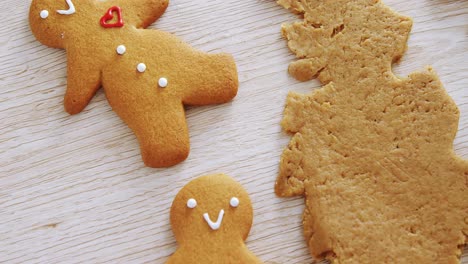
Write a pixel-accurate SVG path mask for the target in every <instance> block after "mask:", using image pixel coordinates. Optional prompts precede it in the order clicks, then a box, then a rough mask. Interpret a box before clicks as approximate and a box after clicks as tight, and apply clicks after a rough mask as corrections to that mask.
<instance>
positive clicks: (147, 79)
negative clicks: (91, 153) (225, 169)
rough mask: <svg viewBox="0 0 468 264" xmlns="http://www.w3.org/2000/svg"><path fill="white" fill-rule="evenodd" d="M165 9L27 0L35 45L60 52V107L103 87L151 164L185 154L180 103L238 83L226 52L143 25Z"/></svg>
mask: <svg viewBox="0 0 468 264" xmlns="http://www.w3.org/2000/svg"><path fill="white" fill-rule="evenodd" d="M167 6H168V0H108V1H98V0H33V1H32V4H31V8H30V14H29V19H30V26H31V29H32V32H33V33H34V35H35V36H36V38H37V39H38V40H39V41H40V42H41V43H43V44H45V45H47V46H50V47H54V48H62V49H66V51H67V59H68V67H67V73H68V84H67V91H66V94H65V102H64V104H65V109H66V110H67V112H69V113H70V114H76V113H79V112H81V111H82V110H83V109H84V108H85V107H86V105H87V104H88V103H89V101H90V100H91V98H92V97H93V96H94V94H95V93H96V91H97V90H98V89H99V87H101V85H102V87H103V88H104V90H105V93H106V96H107V99H108V101H109V103H110V105H111V106H112V108H113V110H114V111H115V112H116V113H117V114H118V115H119V116H120V117H121V118H122V119H123V121H124V122H125V123H127V125H128V126H129V127H130V128H131V129H132V130H133V132H134V133H135V134H136V136H137V138H138V141H139V143H140V148H141V153H142V157H143V161H144V162H145V164H146V165H147V166H150V167H167V166H171V165H174V164H177V163H179V162H181V161H183V160H184V159H185V158H186V157H187V156H188V153H189V148H190V146H189V135H188V128H187V124H186V120H185V111H184V105H208V104H219V103H225V102H228V101H230V100H231V99H232V98H233V97H234V96H235V95H236V94H237V88H238V78H237V69H236V65H235V62H234V60H233V58H232V56H230V55H226V54H217V55H208V54H205V53H202V52H199V51H197V50H195V49H193V48H192V47H190V46H189V45H187V44H185V43H183V42H182V41H181V40H180V39H178V38H177V37H175V36H174V35H172V34H169V33H166V32H162V31H159V30H144V29H143V28H146V27H148V26H149V25H150V24H151V23H152V22H154V21H156V20H157V19H158V18H159V17H160V16H161V15H162V14H163V13H164V11H165V10H166V8H167Z"/></svg>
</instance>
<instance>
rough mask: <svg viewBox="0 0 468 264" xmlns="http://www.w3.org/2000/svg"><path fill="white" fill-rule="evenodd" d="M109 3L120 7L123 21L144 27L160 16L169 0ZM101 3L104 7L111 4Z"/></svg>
mask: <svg viewBox="0 0 468 264" xmlns="http://www.w3.org/2000/svg"><path fill="white" fill-rule="evenodd" d="M111 3H112V5H116V6H119V7H121V8H122V14H123V16H124V17H125V23H127V24H129V25H134V26H135V27H136V28H146V27H148V26H149V25H151V24H152V23H153V22H154V21H156V20H157V19H158V18H159V17H161V16H162V14H163V13H164V12H165V11H166V8H167V6H168V5H169V0H137V1H129V0H113V1H111ZM102 4H103V5H105V6H106V8H107V7H110V6H112V5H111V4H109V2H103V3H102Z"/></svg>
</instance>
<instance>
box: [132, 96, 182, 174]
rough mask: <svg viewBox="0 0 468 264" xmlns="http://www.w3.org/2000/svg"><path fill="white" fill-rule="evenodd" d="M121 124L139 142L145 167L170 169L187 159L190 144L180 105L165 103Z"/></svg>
mask: <svg viewBox="0 0 468 264" xmlns="http://www.w3.org/2000/svg"><path fill="white" fill-rule="evenodd" d="M164 109H165V111H164ZM125 121H126V122H127V123H128V124H129V126H130V127H131V128H132V129H133V130H134V132H135V134H136V136H137V138H138V141H139V142H140V148H141V155H142V158H143V161H144V163H145V164H146V166H149V167H153V168H162V167H170V166H173V165H176V164H178V163H180V162H182V161H184V160H185V159H186V158H187V156H188V154H189V151H190V142H189V134H188V128H187V123H186V120H185V113H184V108H183V106H182V104H181V103H179V105H178V106H177V105H175V106H174V105H170V104H168V103H166V105H162V106H161V105H160V106H158V107H157V108H153V109H149V110H147V111H146V115H145V116H144V117H137V116H133V117H130V120H125ZM137 122H138V123H137Z"/></svg>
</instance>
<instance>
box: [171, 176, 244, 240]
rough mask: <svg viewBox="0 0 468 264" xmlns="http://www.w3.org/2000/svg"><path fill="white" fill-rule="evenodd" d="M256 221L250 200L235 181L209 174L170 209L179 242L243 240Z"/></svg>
mask: <svg viewBox="0 0 468 264" xmlns="http://www.w3.org/2000/svg"><path fill="white" fill-rule="evenodd" d="M252 220H253V211H252V204H251V202H250V198H249V196H248V194H247V192H246V191H245V190H244V188H243V187H242V186H241V185H240V184H239V183H237V182H236V181H234V180H233V179H232V178H230V177H228V176H226V175H223V174H217V175H209V176H203V177H200V178H197V179H195V180H193V181H191V182H190V183H188V184H187V185H186V186H185V187H184V188H182V190H181V191H180V192H179V193H178V194H177V196H176V198H175V200H174V202H173V203H172V208H171V225H172V230H173V232H174V235H175V237H176V239H177V241H178V242H179V243H185V242H187V241H190V240H199V239H203V240H204V241H206V242H208V241H223V240H224V239H226V238H228V239H229V240H237V239H239V241H243V240H245V239H246V238H247V235H248V234H249V231H250V227H251V225H252Z"/></svg>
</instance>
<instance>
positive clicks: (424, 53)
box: [0, 0, 468, 264]
mask: <svg viewBox="0 0 468 264" xmlns="http://www.w3.org/2000/svg"><path fill="white" fill-rule="evenodd" d="M29 3H30V2H29V1H25V0H21V1H17V0H2V1H1V3H0V17H1V18H2V20H3V22H2V26H1V27H0V88H1V90H0V120H1V122H0V262H2V263H164V262H165V260H167V258H168V256H169V255H170V254H171V253H172V252H174V250H175V247H176V244H175V241H174V238H173V236H172V232H171V230H170V225H169V208H170V205H171V202H172V199H173V197H174V196H175V194H176V193H177V192H178V190H179V189H180V188H181V187H182V186H183V185H184V184H186V183H187V182H188V181H189V180H190V179H192V178H194V177H196V176H200V175H203V174H208V173H213V172H224V173H227V174H229V175H231V176H233V177H234V178H236V179H237V180H238V181H240V182H241V183H242V184H243V185H244V186H245V187H246V188H247V190H248V191H249V193H250V194H251V198H252V200H253V205H254V209H255V219H254V226H253V228H252V232H251V234H250V236H249V239H248V246H249V248H250V249H251V250H252V251H253V252H254V253H255V254H256V255H258V256H259V257H260V258H261V259H262V260H264V261H265V262H266V263H271V264H272V263H288V264H289V263H290V264H294V263H301V264H302V263H314V262H313V260H312V258H311V257H310V256H309V254H308V252H307V249H306V245H305V242H304V241H303V238H302V227H301V214H302V210H303V201H302V199H301V198H293V199H280V198H277V197H275V195H274V193H273V184H274V181H275V178H276V175H277V172H278V163H279V157H280V154H281V152H282V149H283V148H284V147H285V146H286V145H287V143H288V141H289V138H290V137H289V135H287V134H286V133H284V132H283V131H282V130H281V128H280V126H279V122H280V119H281V116H282V111H283V106H284V102H285V98H286V94H287V92H288V91H290V90H294V91H299V92H304V93H306V92H310V91H312V90H313V89H317V88H318V87H319V86H320V85H319V83H318V82H316V81H311V82H307V83H299V82H297V81H295V80H294V79H292V78H291V77H290V76H288V74H287V66H288V63H289V62H291V61H292V60H293V59H294V57H293V55H292V54H291V53H290V52H289V51H288V49H287V47H286V43H285V41H284V40H283V39H282V38H281V36H280V25H281V24H282V23H284V22H288V21H294V20H296V19H297V18H296V17H295V16H294V15H293V14H291V13H289V12H288V11H287V10H284V9H282V8H281V7H279V6H277V5H276V4H275V2H274V1H270V0H243V1H234V0H193V1H183V0H172V2H171V5H170V7H169V9H168V10H167V12H166V14H165V15H164V16H163V17H162V18H161V19H160V20H159V21H158V22H157V23H156V24H154V25H152V27H153V28H159V29H162V30H165V31H168V32H172V33H174V34H176V35H178V36H180V37H181V38H182V39H184V40H185V41H187V42H188V43H190V44H191V45H193V46H195V47H197V48H199V49H201V50H203V51H207V52H221V51H223V52H229V53H232V54H233V55H234V57H235V58H236V61H237V63H238V67H239V77H240V81H241V86H240V91H239V95H238V97H237V98H236V99H235V100H234V101H233V102H232V103H230V104H225V105H219V106H209V107H197V108H190V109H188V111H187V117H188V122H189V126H190V131H191V144H192V150H191V154H190V157H189V159H188V160H187V161H186V162H184V163H182V164H180V165H178V166H175V167H173V168H170V169H161V170H155V169H150V168H146V167H144V165H143V163H142V161H141V159H140V153H139V150H138V145H137V141H136V140H135V137H134V135H133V133H131V131H130V130H129V129H128V128H127V127H126V126H125V125H124V124H123V123H122V121H121V120H120V119H119V118H118V117H117V116H116V115H115V114H114V112H112V110H111V109H110V107H109V105H108V103H107V102H106V100H105V96H104V93H103V92H102V91H100V92H98V94H97V95H96V97H95V98H94V99H93V100H92V102H91V104H90V105H89V106H88V107H87V108H86V110H85V111H84V112H83V113H81V114H79V115H76V116H69V115H67V114H66V113H65V112H64V110H63V106H62V101H63V96H64V93H65V85H66V59H65V53H64V51H63V50H54V49H50V48H47V47H45V46H43V45H41V44H40V43H39V42H37V41H35V39H34V37H33V36H32V34H31V33H30V31H29V26H28V20H27V14H28V8H29ZM386 3H387V4H388V5H390V6H391V7H393V8H394V9H396V10H397V11H399V12H401V13H402V14H405V15H408V16H412V17H413V18H414V21H415V24H414V28H413V33H412V35H411V39H410V42H409V50H408V52H407V55H406V56H405V57H404V58H403V60H402V62H401V63H400V64H399V65H396V66H395V71H396V73H397V74H400V75H407V74H409V73H410V72H412V71H417V70H421V69H422V68H423V67H424V66H425V65H429V64H430V65H433V67H434V68H435V70H436V71H437V72H438V74H439V75H440V78H441V79H442V81H443V83H444V84H445V87H446V89H447V90H448V92H449V94H450V95H451V96H452V97H453V98H454V100H455V102H456V103H457V105H458V106H459V107H460V111H461V119H460V128H459V132H458V135H457V138H456V140H455V143H454V148H455V151H456V153H457V154H459V155H461V156H462V157H464V158H465V159H466V158H468V90H467V89H468V88H467V85H468V84H467V80H468V55H467V54H468V53H467V52H468V37H467V35H468V33H467V32H468V1H465V0H436V1H433V0H417V1H411V2H408V1H404V0H387V1H386ZM462 263H464V264H468V252H467V250H465V254H464V256H463V257H462Z"/></svg>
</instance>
